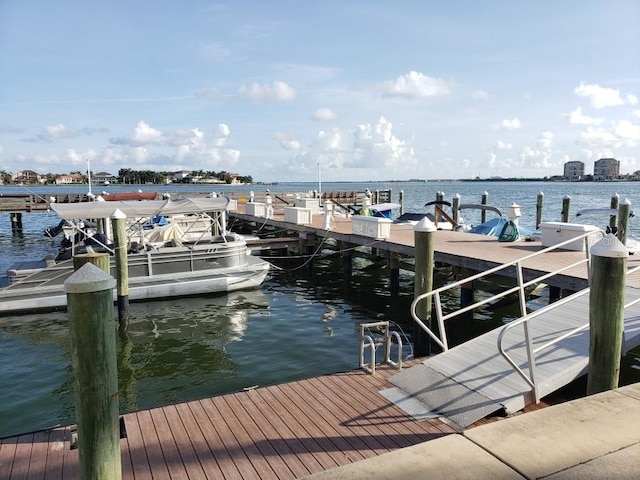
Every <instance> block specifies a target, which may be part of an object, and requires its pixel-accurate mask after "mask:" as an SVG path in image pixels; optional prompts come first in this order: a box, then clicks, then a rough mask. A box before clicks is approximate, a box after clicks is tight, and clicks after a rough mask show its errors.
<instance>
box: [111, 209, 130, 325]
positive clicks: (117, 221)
mask: <svg viewBox="0 0 640 480" xmlns="http://www.w3.org/2000/svg"><path fill="white" fill-rule="evenodd" d="M126 220H127V216H126V215H125V214H124V213H123V212H122V211H120V210H119V209H117V210H116V211H115V212H113V214H112V215H111V228H112V229H113V243H114V247H115V250H114V258H115V264H116V285H117V304H118V322H119V323H120V326H124V325H125V324H126V322H127V316H128V315H129V267H128V261H127V243H128V240H127V225H126Z"/></svg>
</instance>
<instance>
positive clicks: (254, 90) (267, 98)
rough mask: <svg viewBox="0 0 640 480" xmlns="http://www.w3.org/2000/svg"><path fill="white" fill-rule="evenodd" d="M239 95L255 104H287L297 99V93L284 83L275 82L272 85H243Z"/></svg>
mask: <svg viewBox="0 0 640 480" xmlns="http://www.w3.org/2000/svg"><path fill="white" fill-rule="evenodd" d="M238 93H239V94H240V95H242V96H243V97H246V98H248V99H250V100H253V101H255V102H287V101H290V100H293V99H294V98H295V97H296V91H295V90H294V89H293V88H292V87H290V86H289V85H287V84H286V83H285V82H282V81H276V82H273V84H271V85H267V84H262V85H260V84H258V83H254V84H252V85H251V86H250V87H247V86H245V85H242V86H241V87H240V90H239V91H238Z"/></svg>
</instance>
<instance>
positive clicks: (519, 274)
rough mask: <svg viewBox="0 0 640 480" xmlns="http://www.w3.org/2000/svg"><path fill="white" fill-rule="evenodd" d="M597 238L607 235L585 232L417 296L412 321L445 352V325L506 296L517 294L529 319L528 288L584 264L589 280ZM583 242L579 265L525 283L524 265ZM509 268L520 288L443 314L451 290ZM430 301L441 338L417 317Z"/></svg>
mask: <svg viewBox="0 0 640 480" xmlns="http://www.w3.org/2000/svg"><path fill="white" fill-rule="evenodd" d="M595 235H598V236H600V237H604V235H605V232H604V231H603V230H600V229H597V230H591V231H589V232H586V233H584V234H582V235H577V236H575V237H572V238H570V239H568V240H565V241H563V242H560V243H558V244H556V245H552V246H550V247H547V248H544V249H542V250H539V251H537V252H535V253H532V254H530V255H526V256H524V257H522V258H519V259H517V260H513V261H511V262H507V263H505V264H503V265H499V266H497V267H494V268H491V269H489V270H486V271H484V272H480V273H478V274H476V275H472V276H470V277H467V278H465V279H463V280H459V281H457V282H453V283H450V284H447V285H445V286H443V287H440V288H437V289H435V290H431V291H430V292H426V293H423V294H421V295H419V296H417V297H416V298H415V299H414V300H413V302H412V303H411V316H412V317H413V320H414V321H415V322H416V323H417V324H418V325H419V326H420V327H421V328H422V329H423V330H424V331H425V332H426V333H427V334H428V335H429V337H431V339H432V340H433V341H434V342H435V343H437V344H438V345H439V346H440V347H441V348H442V350H443V351H447V350H448V349H449V344H448V341H447V333H446V328H445V321H447V320H449V319H451V318H454V317H457V316H459V315H462V314H463V313H466V312H469V311H471V310H474V309H475V308H478V307H480V306H482V305H486V304H488V303H491V302H493V301H494V300H497V299H500V298H503V297H506V296H507V295H511V294H512V293H518V297H519V303H520V315H521V316H522V317H524V316H526V315H527V313H528V312H527V301H526V288H527V287H530V286H532V285H535V284H537V283H540V282H543V281H544V280H546V279H548V278H551V277H553V276H555V275H558V274H560V273H562V272H564V271H566V270H570V269H572V268H574V267H577V266H579V265H582V264H586V268H587V279H589V275H590V270H591V268H590V266H591V255H590V252H589V247H590V245H591V244H592V243H593V239H592V238H591V237H592V236H595ZM580 240H583V242H584V251H585V258H584V259H581V260H579V261H577V262H573V263H571V264H569V265H565V266H563V267H560V268H558V269H556V270H554V271H552V272H549V273H545V274H543V275H540V276H537V277H535V278H533V279H532V280H529V281H526V282H525V281H524V275H523V264H524V263H526V262H527V261H529V260H531V259H533V258H535V257H538V256H541V255H544V254H546V253H549V252H551V251H553V250H557V249H561V248H562V247H564V246H566V245H569V244H573V243H574V242H576V241H580ZM509 268H515V269H516V280H517V285H516V286H514V287H512V288H509V289H506V290H504V291H503V292H499V293H496V294H495V295H493V296H490V297H488V298H484V299H482V300H480V301H477V302H475V303H472V304H470V305H466V306H464V307H461V308H459V309H457V310H455V311H453V312H451V313H447V314H444V313H443V309H442V300H441V296H442V294H443V293H445V292H448V291H450V290H453V289H456V288H459V287H461V286H462V285H464V284H467V283H469V282H472V281H474V280H478V279H481V278H484V277H487V276H489V275H495V274H500V273H501V272H503V271H505V270H507V269H509ZM428 298H433V301H434V304H435V305H434V306H435V315H436V320H437V325H438V332H439V335H437V334H436V333H434V332H433V331H432V330H431V328H429V326H427V325H426V324H425V323H424V322H423V321H422V319H421V318H420V317H418V314H417V312H416V307H417V305H418V304H419V303H420V302H422V301H425V300H426V299H428Z"/></svg>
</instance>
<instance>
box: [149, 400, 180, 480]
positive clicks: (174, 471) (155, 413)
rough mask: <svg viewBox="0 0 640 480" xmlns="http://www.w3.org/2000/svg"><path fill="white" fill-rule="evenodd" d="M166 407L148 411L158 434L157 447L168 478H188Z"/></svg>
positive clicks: (174, 479) (177, 479)
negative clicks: (160, 452)
mask: <svg viewBox="0 0 640 480" xmlns="http://www.w3.org/2000/svg"><path fill="white" fill-rule="evenodd" d="M165 411H166V409H162V408H157V409H154V410H151V411H150V414H151V419H152V420H153V425H154V426H155V429H156V433H157V435H158V447H159V448H160V449H161V451H162V455H163V457H164V463H165V465H166V466H167V469H168V470H169V478H171V479H172V480H181V479H185V480H186V479H188V478H189V476H188V474H187V472H186V468H185V465H184V463H183V461H182V457H181V456H180V452H179V451H178V446H177V444H176V439H175V437H174V436H173V432H172V431H171V427H170V426H169V422H168V421H167V417H166V415H165Z"/></svg>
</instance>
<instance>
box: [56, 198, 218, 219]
mask: <svg viewBox="0 0 640 480" xmlns="http://www.w3.org/2000/svg"><path fill="white" fill-rule="evenodd" d="M228 204H229V199H228V198H227V197H216V198H208V197H202V198H199V197H197V198H196V197H194V198H178V199H175V200H173V199H167V200H144V201H135V200H131V201H116V202H99V201H98V202H84V203H51V204H50V205H51V209H52V210H53V211H54V212H56V214H58V216H60V217H61V218H63V219H65V220H74V219H78V218H111V217H112V216H113V214H114V213H115V211H116V210H120V211H121V212H122V213H124V214H125V215H126V216H127V217H128V218H134V217H154V216H157V215H165V216H168V215H185V214H189V213H207V212H219V211H224V210H226V209H227V205H228Z"/></svg>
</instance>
